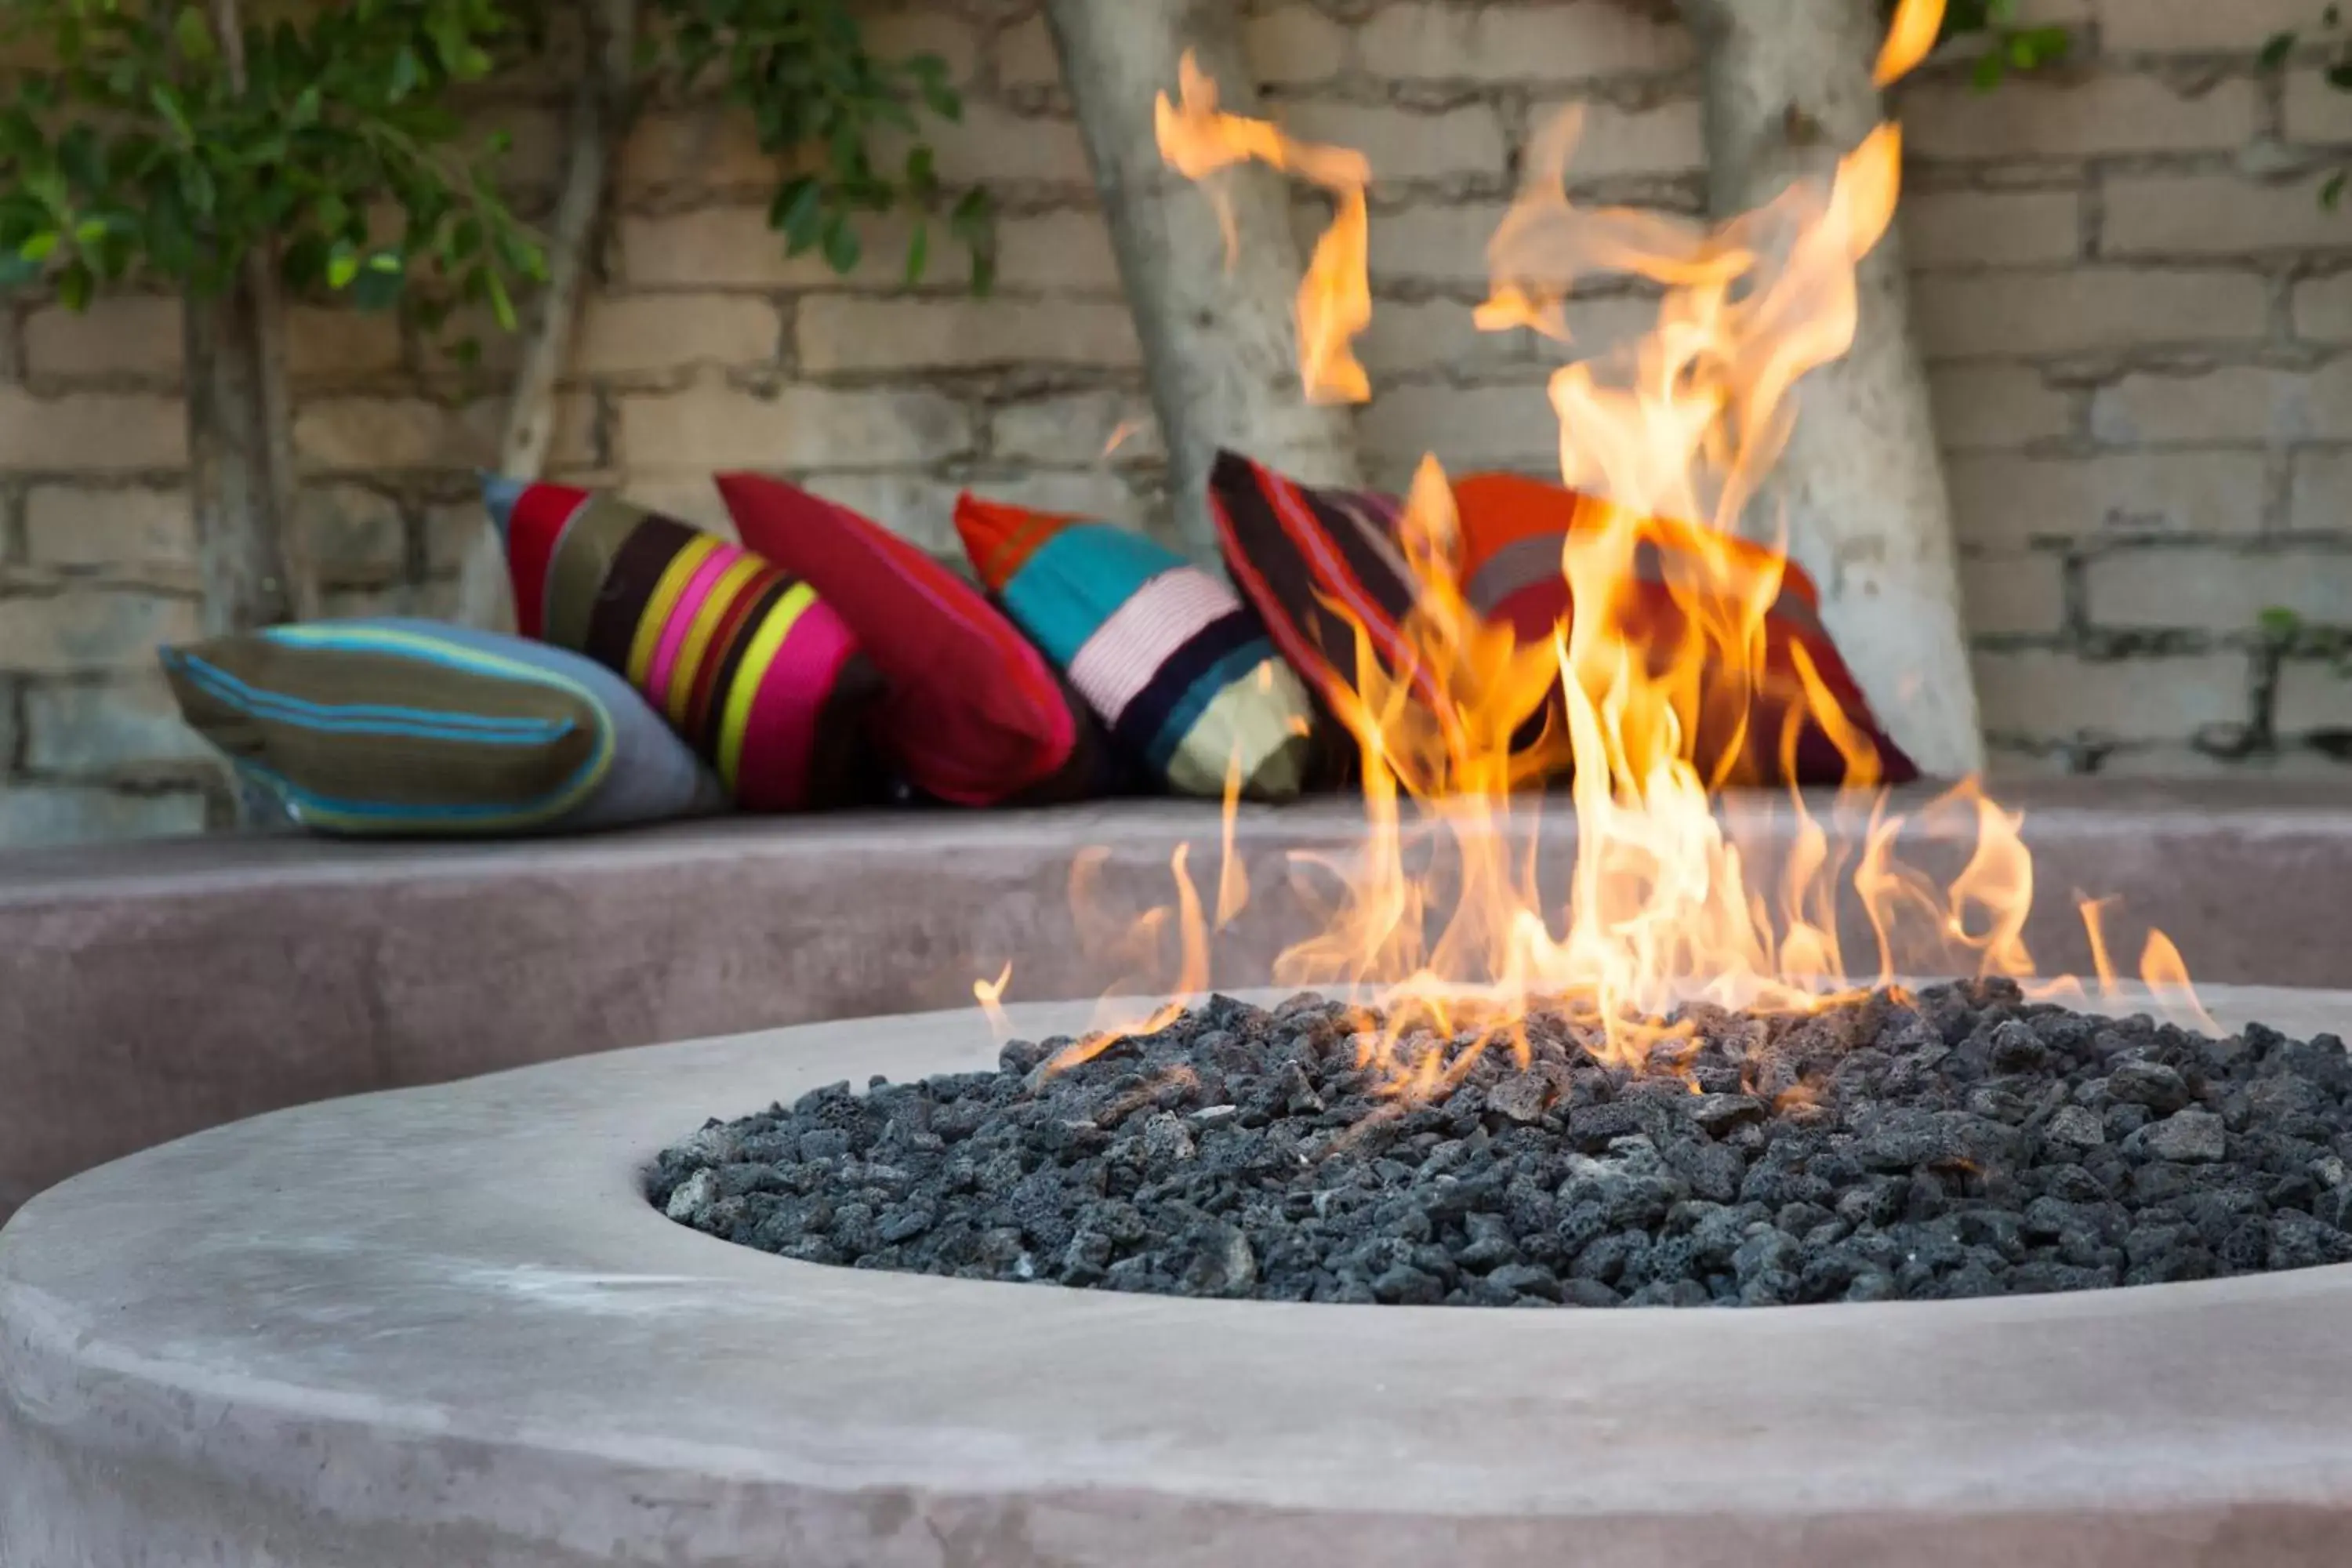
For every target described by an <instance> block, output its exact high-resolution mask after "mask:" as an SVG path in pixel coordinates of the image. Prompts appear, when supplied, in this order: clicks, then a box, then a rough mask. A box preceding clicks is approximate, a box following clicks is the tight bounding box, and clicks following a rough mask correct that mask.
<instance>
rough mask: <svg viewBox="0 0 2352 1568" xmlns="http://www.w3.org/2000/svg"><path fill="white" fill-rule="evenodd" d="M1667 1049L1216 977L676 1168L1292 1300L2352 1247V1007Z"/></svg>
mask: <svg viewBox="0 0 2352 1568" xmlns="http://www.w3.org/2000/svg"><path fill="white" fill-rule="evenodd" d="M1683 1016H1685V1018H1687V1020H1688V1021H1689V1022H1690V1023H1691V1024H1692V1025H1693V1026H1695V1033H1694V1034H1693V1035H1692V1036H1691V1037H1690V1038H1688V1039H1685V1041H1684V1042H1682V1043H1681V1044H1679V1045H1677V1046H1675V1047H1672V1050H1673V1054H1674V1058H1675V1061H1674V1068H1673V1070H1672V1071H1659V1070H1651V1071H1644V1072H1640V1073H1636V1072H1633V1071H1629V1070H1627V1069H1625V1068H1619V1067H1610V1066H1604V1065H1602V1064H1601V1062H1599V1061H1598V1060H1596V1059H1595V1058H1594V1057H1593V1056H1592V1055H1591V1053H1590V1052H1588V1051H1587V1049H1586V1048H1585V1047H1584V1046H1583V1045H1581V1044H1580V1039H1579V1028H1580V1026H1578V1025H1576V1024H1574V1023H1571V1022H1570V1020H1569V1019H1568V1018H1566V1017H1565V1016H1543V1015H1538V1016H1537V1017H1535V1018H1534V1019H1532V1020H1531V1021H1530V1024H1529V1026H1528V1035H1529V1038H1530V1043H1531V1046H1532V1049H1533V1059H1532V1060H1531V1061H1530V1062H1528V1064H1527V1065H1526V1066H1525V1067H1522V1066H1521V1065H1520V1063H1519V1062H1518V1061H1517V1059H1516V1058H1515V1055H1514V1053H1512V1052H1511V1051H1508V1050H1505V1049H1489V1050H1487V1051H1486V1052H1484V1053H1483V1054H1482V1055H1481V1056H1480V1057H1479V1058H1478V1059H1477V1061H1476V1063H1475V1067H1474V1068H1472V1069H1471V1070H1470V1071H1468V1072H1467V1073H1466V1074H1465V1075H1464V1076H1463V1077H1462V1078H1461V1079H1460V1080H1459V1082H1458V1083H1457V1085H1456V1086H1455V1087H1454V1088H1453V1089H1451V1090H1449V1091H1448V1092H1446V1093H1445V1094H1444V1095H1443V1096H1442V1097H1440V1098H1434V1099H1429V1100H1423V1101H1420V1102H1418V1103H1412V1102H1404V1101H1400V1100H1398V1099H1396V1098H1394V1097H1393V1096H1391V1095H1387V1094H1383V1093H1382V1092H1381V1082H1380V1079H1379V1078H1378V1076H1377V1074H1376V1072H1373V1071H1367V1070H1366V1069H1364V1068H1360V1067H1359V1066H1358V1060H1359V1056H1360V1052H1359V1049H1358V1047H1357V1043H1356V1038H1355V1034H1354V1026H1355V1025H1356V1024H1357V1023H1359V1022H1360V1015H1353V1014H1350V1013H1349V1011H1348V1010H1346V1009H1344V1008H1342V1007H1340V1006H1339V1005H1335V1004H1331V1003H1327V1002H1325V1001H1323V1000H1322V999H1320V998H1318V997H1315V996H1311V995H1309V996H1298V997H1294V998H1292V999H1291V1000H1289V1001H1288V1002H1286V1003H1284V1004H1283V1005H1280V1006H1278V1007H1276V1008H1274V1009H1273V1010H1271V1011H1267V1010H1264V1009H1261V1008H1257V1007H1253V1006H1249V1005H1244V1004H1242V1003H1239V1002H1234V1001H1232V1000H1230V999H1227V998H1224V997H1218V998H1214V999H1213V1000H1212V1001H1210V1002H1209V1003H1208V1004H1206V1005H1202V1006H1201V1007H1199V1008H1196V1009H1194V1010H1192V1012H1189V1013H1187V1014H1185V1015H1184V1016H1181V1018H1179V1019H1178V1020H1177V1021H1176V1022H1174V1023H1173V1024H1171V1025H1170V1026H1168V1027H1167V1028H1165V1029H1163V1030H1161V1031H1160V1033H1158V1034H1155V1035H1150V1036H1147V1037H1139V1038H1131V1039H1128V1040H1124V1041H1121V1042H1120V1043H1118V1045H1116V1046H1114V1047H1111V1048H1110V1049H1108V1050H1106V1051H1104V1052H1103V1053H1102V1054H1101V1055H1099V1056H1097V1057H1096V1058H1093V1059H1092V1060H1090V1061H1087V1062H1086V1063H1084V1064H1083V1065H1080V1066H1076V1067H1071V1068H1067V1069H1066V1070H1060V1071H1055V1072H1045V1071H1041V1070H1039V1068H1040V1064H1041V1063H1044V1062H1045V1061H1046V1060H1047V1059H1048V1058H1049V1057H1050V1056H1052V1054H1053V1053H1055V1051H1057V1050H1060V1049H1061V1048H1063V1047H1066V1046H1067V1044H1068V1042H1067V1041H1066V1040H1048V1041H1045V1042H1043V1043H1040V1044H1034V1045H1032V1044H1027V1043H1022V1042H1016V1043H1014V1044H1013V1045H1011V1046H1008V1047H1005V1049H1004V1052H1003V1058H1002V1064H1001V1066H1000V1068H999V1069H998V1070H997V1071H995V1072H982V1073H968V1074H959V1075H953V1076H943V1077H939V1078H933V1079H926V1080H924V1081H922V1082H919V1083H909V1084H891V1083H887V1082H885V1081H883V1080H881V1079H877V1080H875V1082H874V1083H873V1084H872V1085H871V1086H870V1087H869V1088H868V1089H866V1091H865V1092H863V1093H858V1092H854V1091H853V1090H852V1089H850V1087H849V1086H848V1085H847V1084H840V1085H835V1086H834V1087H832V1088H828V1089H818V1090H816V1091H815V1092H814V1093H811V1094H809V1095H807V1096H806V1097H804V1098H803V1099H802V1100H800V1102H799V1103H797V1104H796V1105H793V1107H791V1108H790V1109H789V1110H787V1109H785V1108H783V1107H781V1106H778V1107H775V1108H773V1109H772V1110H768V1111H766V1112H764V1113H762V1114H761V1115H757V1116H752V1117H749V1118H746V1119H744V1120H742V1121H734V1122H729V1123H723V1124H722V1123H720V1122H718V1121H713V1122H711V1123H709V1125H708V1126H706V1127H705V1128H704V1129H703V1130H702V1131H700V1132H698V1133H696V1134H695V1135H694V1136H693V1137H691V1138H689V1139H688V1141H687V1142H684V1143H682V1144H680V1145H679V1146H678V1147H677V1148H674V1149H671V1150H669V1151H667V1152H665V1153H664V1154H663V1155H662V1156H661V1157H660V1160H659V1162H658V1163H657V1165H656V1169H655V1170H654V1171H653V1173H652V1174H651V1179H650V1195H651V1197H652V1199H653V1201H654V1203H655V1204H656V1205H657V1206H659V1207H660V1208H662V1209H663V1210H664V1211H665V1212H666V1213H667V1214H668V1215H669V1216H670V1217H671V1218H673V1219H676V1220H678V1221H680V1222H682V1223H684V1224H687V1225H690V1226H694V1227H696V1228H697V1229H699V1230H702V1231H704V1232H707V1233H708V1234H709V1235H712V1236H716V1237H723V1238H725V1239H727V1240H730V1241H733V1242H738V1243H740V1244H743V1245H746V1246H750V1247H760V1248H763V1249H765V1250H767V1251H770V1252H774V1253H779V1254H782V1255H783V1256H784V1257H787V1258H800V1259H804V1260H807V1261H810V1262H815V1263H824V1264H837V1265H847V1266H852V1267H856V1268H891V1269H906V1270H915V1271H920V1272H924V1273H931V1274H950V1275H956V1276H960V1277H962V1278H967V1279H1010V1280H1042V1281H1049V1282H1053V1283H1057V1284H1062V1285H1070V1286H1082V1287H1092V1288H1096V1289H1115V1290H1141V1291H1154V1292H1160V1293H1164V1294H1173V1295H1188V1296H1223V1297H1256V1298H1261V1299H1265V1300H1310V1301H1355V1302H1391V1303H1407V1304H1435V1303H1445V1304H1449V1305H1465V1306H1496V1307H1541V1306H1576V1307H1609V1306H1619V1305H1627V1306H1654V1305H1669V1306H1699V1305H1705V1304H1708V1303H1714V1304H1718V1305H1727V1306H1728V1305H1740V1306H1761V1305H1776V1304H1781V1303H1790V1302H1809V1301H1870V1300H1889V1299H1912V1300H1935V1299H1949V1298H1955V1297H1963V1296H1989V1295H2000V1294H2003V1293H2010V1292H2029V1291H2048V1290H2082V1289H2098V1288H2101V1287H2105V1286H2116V1285H2137V1284H2143V1283H2154V1282H2158V1281H2166V1280H2181V1279H2206V1278H2209V1277H2214V1276H2221V1275H2229V1274H2242V1273H2249V1272H2254V1271H2259V1270H2265V1269H2282V1268H2308V1267H2311V1266H2313V1265H2316V1264H2326V1263H2338V1262H2343V1261H2346V1260H2347V1259H2352V1231H2347V1228H2346V1227H2347V1226H2352V1163H2347V1162H2352V1099H2347V1097H2352V1065H2348V1064H2347V1058H2346V1056H2345V1051H2344V1047H2343V1044H2342V1042H2341V1041H2340V1040H2338V1039H2336V1038H2335V1037H2330V1036H2321V1037H2318V1038H2315V1039H2314V1040H2311V1041H2310V1042H2308V1043H2302V1042H2296V1041H2293V1040H2289V1039H2287V1038H2286V1037H2284V1036H2282V1035H2280V1034H2278V1033H2277V1032H2275V1031H2273V1030H2270V1029H2265V1028H2262V1027H2260V1026H2256V1027H2252V1028H2249V1029H2247V1030H2246V1031H2245V1032H2244V1033H2243V1034H2242V1035H2241V1036H2235V1037H2231V1038H2229V1039H2225V1040H2212V1039H2207V1038H2204V1037H2200V1036H2198V1035H2195V1034H2191V1033H2189V1032H2186V1031H2184V1030H2181V1029H2179V1028H2175V1027H2173V1026H2169V1025H2158V1024H2155V1023H2152V1022H2150V1021H2149V1020H2147V1019H2146V1018H2135V1019H2130V1020H2125V1021H2118V1020H2114V1019H2109V1018H2104V1017H2095V1016H2087V1015H2084V1014H2080V1013H2075V1012H2071V1011H2068V1010H2066V1009H2063V1008H2060V1007H2055V1006H2048V1005H2031V1004H2028V1003H2026V1002H2025V1001H2024V1000H2023V999H2022V998H2021V995H2020V994H2019V993H2018V991H2017V990H2016V988H2015V987H2014V986H2012V985H2011V984H2008V983H2006V982H1985V983H1970V984H1959V985H1949V986H1939V987H1935V988H1932V989H1929V990H1927V991H1925V992H1923V993H1920V994H1916V995H1912V996H1906V995H1902V994H1894V993H1879V994H1874V995H1872V996H1869V997H1867V998H1864V999H1860V1000H1857V1001H1854V1002H1852V1003H1849V1004H1843V1005H1838V1006H1835V1007H1833V1008H1831V1009H1830V1010H1828V1011H1825V1012H1822V1013H1819V1014H1816V1015H1812V1016H1747V1015H1739V1014H1732V1013H1727V1012H1724V1011H1722V1010H1719V1009H1707V1008H1694V1009H1691V1010H1689V1011H1688V1012H1687V1013H1686V1014H1685V1015H1683ZM1654 1060H1655V1058H1654Z"/></svg>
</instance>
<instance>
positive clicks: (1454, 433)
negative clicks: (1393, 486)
mask: <svg viewBox="0 0 2352 1568" xmlns="http://www.w3.org/2000/svg"><path fill="white" fill-rule="evenodd" d="M1357 437H1358V439H1359V441H1360V443H1361V445H1362V446H1363V447H1364V450H1365V451H1366V452H1367V453H1368V454H1377V455H1378V456H1379V457H1380V458H1381V459H1383V460H1384V461H1386V462H1388V463H1390V464H1391V465H1401V466H1402V467H1403V468H1406V469H1410V468H1412V464H1414V463H1416V462H1418V461H1419V460H1420V458H1421V456H1422V454H1423V453H1424V452H1434V453H1435V454H1436V455H1437V458H1438V460H1439V461H1440V462H1442V463H1444V465H1445V467H1446V468H1447V470H1448V471H1449V472H1453V473H1462V472H1465V471H1467V470H1469V469H1473V468H1505V467H1531V468H1534V469H1535V470H1536V471H1538V472H1542V471H1547V470H1549V471H1551V472H1555V473H1556V472H1558V471H1559V419H1558V418H1557V417H1556V416H1554V415H1553V413H1552V408H1551V404H1550V401H1549V399H1547V398H1546V397H1545V396H1544V393H1543V388H1542V387H1540V386H1536V385H1528V386H1481V387H1471V388H1456V387H1449V386H1400V387H1393V388H1391V389H1390V390H1388V391H1386V392H1382V393H1381V394H1380V395H1378V396H1377V397H1375V398H1374V399H1373V400H1372V402H1371V404H1370V405H1369V406H1367V407H1366V408H1365V409H1364V411H1363V414H1362V416H1361V417H1360V419H1359V420H1358V422H1357Z"/></svg>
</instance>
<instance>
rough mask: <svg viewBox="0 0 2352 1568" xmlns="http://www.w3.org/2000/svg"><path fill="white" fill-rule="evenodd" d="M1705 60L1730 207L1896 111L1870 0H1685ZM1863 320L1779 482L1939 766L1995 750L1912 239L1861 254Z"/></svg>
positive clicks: (1866, 659) (1869, 676) (1839, 611)
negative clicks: (1964, 584)
mask: <svg viewBox="0 0 2352 1568" xmlns="http://www.w3.org/2000/svg"><path fill="white" fill-rule="evenodd" d="M1681 5H1682V10H1683V14H1684V16H1685V18H1686V19H1687V20H1688V21H1689V23H1690V26H1691V28H1692V30H1693V32H1694V33H1696V35H1697V37H1698V40H1699V45H1700V50H1701V55H1702V58H1703V60H1704V68H1705V76H1706V146H1707V161H1708V166H1709V171H1710V199H1711V203H1712V205H1713V207H1714V210H1715V212H1716V214H1717V216H1718V217H1727V216H1733V215H1735V214H1738V213H1740V212H1744V211H1747V210H1748V209H1750V208H1752V207H1755V206H1758V205H1761V204H1763V203H1764V202H1766V201H1768V200H1769V199H1770V198H1771V197H1772V195H1775V194H1776V193H1777V192H1779V191H1780V190H1781V189H1783V188H1784V187H1785V186H1786V185H1787V184H1789V182H1790V180H1791V179H1793V178H1797V177H1801V176H1813V177H1824V178H1825V177H1826V176H1827V175H1828V174H1829V173H1830V171H1831V170H1832V167H1833V165H1834V163H1835V161H1836V160H1837V158H1838V157H1839V156H1841V155H1842V154H1843V153H1847V152H1849V151H1851V150H1852V149H1853V147H1855V146H1856V145H1858V144H1859V143H1860V142H1862V140H1863V138H1864V137H1865V136H1866V135H1868V134H1869V133H1870V132H1871V131H1872V130H1873V129H1874V127H1875V126H1876V125H1877V124H1878V123H1879V122H1880V121H1881V120H1882V119H1883V118H1884V114H1885V110H1884V109H1883V107H1882V105H1881V102H1880V99H1879V94H1878V90H1877V89H1876V88H1875V87H1874V85H1873V84H1872V80H1871V68H1872V62H1873V61H1874V58H1875V57H1876V54H1877V51H1878V47H1879V42H1880V40H1879V37H1878V25H1877V7H1876V6H1875V5H1871V4H1870V3H1869V0H1781V3H1780V4H1777V5H1758V4H1755V3H1754V0H1681ZM1856 281H1857V286H1858V289H1859V291H1860V308H1861V319H1860V324H1859V327H1858V329H1857V331H1856V332H1855V336H1854V342H1853V350H1852V352H1850V353H1848V354H1847V355H1846V356H1845V357H1844V358H1843V360H1840V361H1838V362H1836V363H1832V364H1829V365H1826V366H1823V367H1822V369H1820V370H1817V371H1815V372H1813V373H1812V374H1811V375H1809V376H1807V377H1806V378H1805V381H1804V383H1803V384H1802V385H1801V387H1800V388H1799V390H1798V408H1799V417H1798V420H1797V425H1796V429H1795V431H1794V433H1793V434H1792V436H1791V437H1790V441H1789V446H1788V450H1787V453H1786V454H1785V455H1784V456H1783V457H1782V458H1781V460H1780V467H1779V468H1778V470H1777V472H1776V474H1775V476H1774V479H1773V481H1772V486H1771V488H1770V489H1768V491H1767V492H1766V494H1765V495H1764V496H1763V497H1762V498H1761V500H1763V502H1764V503H1765V504H1766V505H1767V506H1769V505H1771V504H1772V503H1774V502H1775V501H1777V502H1779V503H1780V504H1781V505H1782V506H1783V507H1784V508H1785V515H1786V516H1787V519H1788V525H1789V536H1790V546H1791V550H1792V552H1793V553H1794V554H1795V556H1796V558H1797V560H1798V562H1799V563H1800V564H1801V565H1803V566H1804V567H1805V568H1806V570H1808V571H1809V572H1811V574H1813V576H1814V578H1815V579H1816V581H1817V582H1818V583H1819V584H1820V585H1821V589H1822V618H1823V619H1824V620H1825V621H1826V622H1827V623H1828V626H1829V628H1830V630H1831V632H1832V635H1833V636H1834V637H1836V639H1837V641H1838V644H1839V646H1840V647H1842V648H1843V650H1844V652H1845V655H1846V658H1847V660H1848V661H1849V662H1850V663H1851V664H1852V665H1853V671H1854V675H1855V677H1856V679H1859V680H1860V681H1861V683H1862V686H1863V689H1864V692H1865V693H1867V694H1868V696H1869V698H1870V700H1871V702H1872V705H1873V706H1874V707H1875V708H1876V709H1877V710H1878V713H1879V716H1880V718H1881V719H1882V721H1885V723H1886V724H1887V726H1888V728H1889V729H1891V730H1892V731H1894V733H1895V738H1896V739H1897V740H1898V741H1900V742H1902V743H1903V745H1904V746H1905V748H1906V750H1908V751H1909V752H1911V753H1912V755H1913V756H1914V757H1915V758H1916V760H1917V762H1918V763H1919V765H1920V767H1921V768H1922V769H1923V770H1925V771H1927V773H1935V774H1943V775H1954V774H1959V773H1972V772H1975V771H1977V770H1978V769H1979V768H1981V767H1982V766H1983V765H1984V741H1983V736H1982V733H1981V731H1979V725H1978V718H1977V700H1976V687H1975V683H1974V680H1973V678H1972V676H1971V674H1970V670H1969V651H1968V632H1967V623H1966V621H1965V619H1964V617H1963V616H1962V612H1961V605H1960V590H1959V574H1958V564H1957V556H1956V552H1955V550H1954V547H1953V539H1952V513H1951V501H1950V499H1949V497H1948V495H1947V494H1946V491H1945V488H1944V470H1943V464H1942V461H1941V458H1940V457H1939V456H1938V453H1937V447H1936V430H1935V424H1934V419H1933V416H1932V415H1931V413H1930V411H1929V408H1928V403H1927V375H1926V373H1925V371H1924V370H1923V368H1922V366H1921V363H1920V360H1919V353H1918V350H1917V347H1916V344H1915V343H1914V342H1913V340H1912V337H1911V327H1910V319H1911V318H1910V287H1909V282H1908V279H1907V278H1906V273H1905V271H1904V265H1903V254H1902V245H1901V242H1900V239H1899V237H1898V236H1897V235H1896V234H1895V233H1894V232H1890V233H1889V234H1888V235H1887V236H1886V237H1885V239H1884V240H1883V241H1882V242H1881V243H1880V244H1879V246H1878V247H1877V248H1876V249H1875V250H1874V251H1872V252H1871V254H1870V255H1869V256H1868V257H1867V258H1865V259H1864V261H1863V263H1862V266H1861V268H1860V275H1859V277H1858V279H1857V280H1856Z"/></svg>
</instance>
